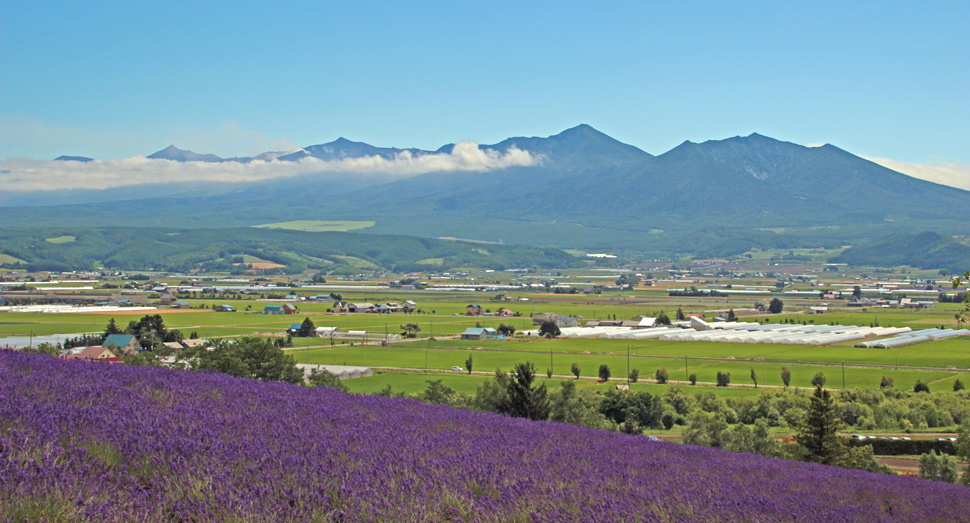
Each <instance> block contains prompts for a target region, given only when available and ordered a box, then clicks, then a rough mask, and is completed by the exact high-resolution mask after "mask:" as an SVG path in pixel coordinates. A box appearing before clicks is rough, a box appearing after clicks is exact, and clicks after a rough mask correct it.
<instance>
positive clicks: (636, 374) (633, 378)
mask: <svg viewBox="0 0 970 523" xmlns="http://www.w3.org/2000/svg"><path fill="white" fill-rule="evenodd" d="M639 379H640V371H639V370H638V369H633V370H631V371H630V383H636V382H637V380H639Z"/></svg>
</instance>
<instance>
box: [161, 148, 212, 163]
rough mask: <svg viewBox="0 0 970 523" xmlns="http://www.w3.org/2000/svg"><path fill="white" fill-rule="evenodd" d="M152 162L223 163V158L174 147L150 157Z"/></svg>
mask: <svg viewBox="0 0 970 523" xmlns="http://www.w3.org/2000/svg"><path fill="white" fill-rule="evenodd" d="M148 158H150V159H152V160H172V161H176V162H221V161H222V158H220V157H218V156H216V155H214V154H198V153H195V152H192V151H189V150H186V149H179V148H178V147H175V146H174V145H169V146H168V147H166V148H164V149H162V150H161V151H158V152H157V153H154V154H152V155H149V156H148Z"/></svg>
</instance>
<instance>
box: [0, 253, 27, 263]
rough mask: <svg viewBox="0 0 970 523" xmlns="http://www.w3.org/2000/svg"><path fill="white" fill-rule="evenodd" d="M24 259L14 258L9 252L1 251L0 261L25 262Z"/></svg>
mask: <svg viewBox="0 0 970 523" xmlns="http://www.w3.org/2000/svg"><path fill="white" fill-rule="evenodd" d="M23 262H24V261H23V260H21V259H20V258H14V257H13V256H11V255H9V254H2V253H0V263H23Z"/></svg>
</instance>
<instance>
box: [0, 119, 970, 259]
mask: <svg viewBox="0 0 970 523" xmlns="http://www.w3.org/2000/svg"><path fill="white" fill-rule="evenodd" d="M513 146H514V147H516V148H518V149H520V150H524V151H528V152H530V153H532V154H534V155H536V156H537V157H538V158H539V160H540V161H539V162H538V163H537V164H536V165H533V166H528V167H510V168H506V169H497V170H492V171H488V172H436V173H430V174H424V175H418V176H413V177H409V178H403V179H401V178H395V177H391V176H387V175H382V174H372V175H361V174H340V173H327V174H322V173H321V174H309V175H303V176H300V177H295V178H286V179H275V180H270V181H265V182H260V183H256V184H235V185H234V186H232V188H231V190H230V189H227V190H226V192H225V193H224V194H216V195H210V196H206V197H204V198H168V199H164V200H159V199H157V197H156V201H155V202H153V204H152V205H147V206H146V205H144V204H143V203H142V202H139V201H131V202H116V203H114V204H112V205H111V206H100V207H98V208H91V207H90V206H87V207H84V208H83V212H80V208H77V207H71V206H63V207H50V208H48V209H45V212H44V213H43V215H42V216H25V215H24V214H23V213H18V212H16V211H15V210H12V209H0V221H2V222H3V223H10V225H9V226H15V225H44V224H50V225H57V224H59V223H61V221H62V220H63V219H64V217H65V216H70V217H71V220H72V223H76V224H77V225H79V226H80V225H85V224H88V225H98V226H112V225H115V224H117V223H124V224H126V225H130V226H172V227H237V226H246V225H255V224H261V223H271V222H278V221H283V220H295V219H328V220H373V221H376V222H377V224H376V225H375V226H374V227H372V228H369V229H367V232H369V233H370V232H372V233H388V234H412V235H419V236H432V237H456V238H468V239H476V240H488V241H503V242H506V243H529V244H535V245H550V246H563V247H564V246H581V247H588V248H606V249H631V250H639V251H651V250H659V251H664V252H669V251H671V250H673V251H675V252H687V253H698V252H707V253H711V254H714V253H717V254H718V255H720V256H726V255H730V254H731V253H734V252H737V251H738V250H739V249H742V251H740V252H743V249H744V248H750V247H774V246H777V247H785V246H796V245H813V244H814V245H825V246H840V245H845V244H850V243H851V244H861V243H864V242H867V241H871V240H874V239H876V238H880V237H883V236H886V235H889V234H895V233H915V232H919V231H926V230H934V231H937V232H939V233H943V234H970V192H968V191H965V190H961V189H955V188H952V187H947V186H943V185H938V184H934V183H931V182H927V181H923V180H919V179H916V178H912V177H909V176H906V175H904V174H901V173H898V172H895V171H892V170H890V169H887V168H885V167H882V166H880V165H877V164H875V163H872V162H870V161H868V160H865V159H863V158H860V157H858V156H855V155H852V154H850V153H848V152H846V151H844V150H842V149H839V148H838V147H835V146H832V145H825V146H822V147H804V146H801V145H797V144H793V143H789V142H783V141H779V140H775V139H773V138H769V137H766V136H762V135H759V134H752V135H749V136H745V137H740V136H738V137H734V138H728V139H725V140H712V141H707V142H704V143H693V142H684V143H682V144H681V145H679V146H677V147H675V148H674V149H672V150H670V151H667V152H666V153H664V154H661V155H659V156H653V155H651V154H649V153H647V152H644V151H641V150H640V149H637V148H636V147H633V146H631V145H627V144H624V143H621V142H619V141H617V140H615V139H613V138H611V137H609V136H607V135H605V134H603V133H601V132H599V131H597V130H596V129H593V128H592V127H590V126H588V125H580V126H577V127H574V128H572V129H567V130H566V131H563V132H561V133H559V134H557V135H554V136H549V137H546V138H538V137H528V138H527V137H515V138H509V139H506V140H503V141H502V142H499V143H497V144H494V145H482V146H481V147H482V148H483V149H493V150H495V151H498V152H506V151H508V150H509V149H511V148H512V147H513ZM453 147H454V146H453V145H446V146H443V147H441V148H440V149H438V151H435V152H440V153H448V152H451V151H452V150H453ZM403 151H408V152H410V153H411V154H412V155H415V156H419V155H424V154H431V153H432V152H431V151H424V150H420V149H397V148H382V147H375V146H372V145H369V144H365V143H361V142H353V141H350V140H347V139H344V138H340V139H338V140H335V141H333V142H330V143H327V144H320V145H313V146H308V147H304V148H302V149H299V150H297V151H295V152H290V153H287V154H279V153H267V154H272V155H275V156H273V157H276V158H278V159H279V160H281V161H288V160H298V159H300V158H304V157H307V156H313V157H315V158H320V159H323V160H339V159H344V158H358V157H362V156H381V157H384V158H391V157H393V156H394V155H397V154H400V153H401V152H403ZM151 157H155V158H168V159H172V160H177V161H192V160H197V161H225V160H223V159H222V158H219V157H218V156H215V155H199V154H196V153H193V152H191V151H182V150H179V149H177V148H175V147H169V148H167V149H165V150H163V151H160V152H159V153H156V154H154V155H152V156H151ZM256 158H259V157H256ZM264 158H271V157H270V156H266V157H264ZM230 160H233V161H249V160H250V159H249V158H233V159H230ZM129 193H130V194H131V195H138V194H143V193H141V192H139V191H138V190H136V189H132V190H130V191H129ZM144 194H147V191H146V192H144ZM159 196H162V195H159ZM132 197H135V196H132ZM695 231H696V232H695Z"/></svg>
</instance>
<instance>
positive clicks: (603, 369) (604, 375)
mask: <svg viewBox="0 0 970 523" xmlns="http://www.w3.org/2000/svg"><path fill="white" fill-rule="evenodd" d="M599 375H600V380H601V381H609V380H610V375H611V373H610V366H609V365H606V364H603V365H600V374H599Z"/></svg>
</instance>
